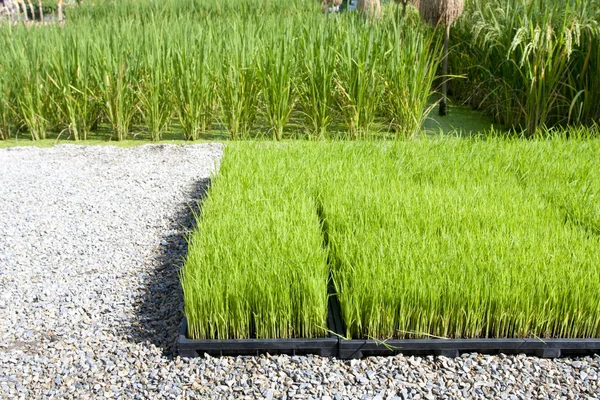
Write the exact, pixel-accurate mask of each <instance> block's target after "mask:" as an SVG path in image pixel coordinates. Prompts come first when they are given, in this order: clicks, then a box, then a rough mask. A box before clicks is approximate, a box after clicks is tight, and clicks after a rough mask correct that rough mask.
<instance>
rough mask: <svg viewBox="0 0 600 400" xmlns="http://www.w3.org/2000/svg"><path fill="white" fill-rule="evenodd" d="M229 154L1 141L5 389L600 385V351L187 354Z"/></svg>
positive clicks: (56, 394)
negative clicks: (553, 355) (209, 190)
mask: <svg viewBox="0 0 600 400" xmlns="http://www.w3.org/2000/svg"><path fill="white" fill-rule="evenodd" d="M222 153H223V147H222V145H220V144H205V145H187V146H172V145H145V146H140V147H134V148H129V149H121V148H117V147H111V146H98V147H94V146H77V145H64V146H55V147H52V148H50V149H39V148H29V147H28V148H10V149H4V150H0V398H2V399H13V398H14V399H17V398H18V399H37V398H65V399H98V398H114V399H163V398H168V399H188V398H191V399H200V398H241V399H255V398H277V399H336V400H342V399H384V400H388V399H456V398H480V399H483V398H496V399H531V398H536V399H558V398H568V399H596V398H599V397H600V388H599V385H598V372H599V369H600V357H598V356H594V357H582V358H576V359H569V358H564V359H557V360H546V359H538V358H535V357H526V356H524V355H510V356H508V355H497V356H492V355H481V354H464V355H462V356H461V357H459V358H456V359H449V358H445V357H433V356H428V357H414V356H410V357H408V356H402V355H399V356H396V357H387V358H385V357H373V358H367V359H364V360H349V361H341V360H336V359H326V358H321V357H316V356H294V357H291V356H271V355H264V356H260V357H225V358H214V357H210V356H204V357H200V358H197V359H182V358H180V357H178V356H177V355H176V339H177V331H178V327H179V323H180V321H181V316H182V314H181V310H182V294H181V288H180V287H179V281H178V275H177V273H178V269H179V267H180V266H181V261H182V258H183V257H184V256H185V252H186V250H187V247H186V242H185V239H184V237H185V236H184V235H185V232H186V231H187V230H188V229H190V228H192V227H193V218H192V214H193V211H197V206H196V201H197V200H199V199H200V198H201V197H202V194H203V193H204V191H205V189H206V187H207V185H208V183H209V181H208V179H209V178H210V176H211V173H213V172H215V171H216V169H217V168H218V165H219V161H220V158H221V156H222Z"/></svg>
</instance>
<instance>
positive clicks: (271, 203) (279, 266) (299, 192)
mask: <svg viewBox="0 0 600 400" xmlns="http://www.w3.org/2000/svg"><path fill="white" fill-rule="evenodd" d="M305 157H306V154H305V153H304V152H303V148H302V147H298V146H275V145H253V144H244V143H239V144H233V145H229V146H228V147H227V149H226V152H225V157H224V160H223V165H222V167H221V170H220V172H219V175H218V176H217V177H216V178H215V179H214V180H213V182H212V185H211V188H210V192H209V194H208V197H207V198H206V199H205V200H204V202H203V204H202V211H201V216H199V224H200V225H199V228H198V229H197V230H196V231H195V232H194V233H193V234H192V236H191V237H190V246H189V251H188V256H187V260H186V262H185V265H184V267H183V269H182V272H181V282H182V287H183V292H184V303H185V315H186V317H187V320H188V334H189V335H190V336H191V337H192V338H196V339H199V338H220V339H224V338H249V337H257V338H291V337H304V338H307V337H322V336H325V334H326V331H325V330H326V328H327V322H326V321H327V262H326V252H325V250H324V248H323V247H322V236H321V226H320V221H319V219H318V217H317V214H316V213H315V212H314V211H315V201H314V198H313V196H312V195H311V193H310V191H307V190H306V187H305V176H306V171H305V167H302V166H303V165H308V164H305V163H304V162H303V159H305Z"/></svg>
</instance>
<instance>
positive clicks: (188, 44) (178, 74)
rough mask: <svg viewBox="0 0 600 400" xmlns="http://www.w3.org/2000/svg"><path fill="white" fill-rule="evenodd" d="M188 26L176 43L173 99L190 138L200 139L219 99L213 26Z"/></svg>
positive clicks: (208, 124) (179, 117) (185, 132)
mask: <svg viewBox="0 0 600 400" xmlns="http://www.w3.org/2000/svg"><path fill="white" fill-rule="evenodd" d="M205 26H206V27H205V28H204V27H203V28H201V29H200V30H199V31H196V30H194V29H189V28H188V27H187V26H185V28H184V29H183V30H182V31H181V32H180V33H179V34H180V35H181V36H180V38H181V40H179V41H177V42H175V43H174V47H175V48H174V53H173V54H174V56H173V74H174V77H175V78H174V80H173V93H172V98H173V100H172V101H173V103H174V105H175V109H176V113H177V117H178V119H179V123H180V124H181V127H182V129H183V134H184V137H185V139H186V140H197V139H199V138H200V136H201V134H202V133H204V132H205V131H206V130H207V129H208V128H209V127H210V125H211V123H212V122H213V119H214V117H215V111H216V110H215V108H216V101H217V94H216V76H215V75H216V73H215V69H216V68H215V65H216V62H215V58H216V54H215V51H214V48H213V41H214V40H215V38H214V34H213V30H212V26H211V25H210V24H209V23H208V22H207V23H206V25H205Z"/></svg>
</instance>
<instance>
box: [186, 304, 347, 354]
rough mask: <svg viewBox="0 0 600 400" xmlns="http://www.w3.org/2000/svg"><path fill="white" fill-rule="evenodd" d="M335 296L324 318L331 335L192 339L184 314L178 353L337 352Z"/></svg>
mask: <svg viewBox="0 0 600 400" xmlns="http://www.w3.org/2000/svg"><path fill="white" fill-rule="evenodd" d="M333 301H334V296H331V295H330V297H329V302H328V303H329V304H328V308H329V313H328V317H327V324H328V329H329V330H330V332H331V333H330V334H329V336H328V337H324V338H314V339H313V338H311V339H225V340H220V339H206V340H192V339H189V338H188V337H187V320H186V318H185V317H183V322H182V323H181V330H180V331H179V339H178V344H179V355H180V356H181V357H199V356H202V355H204V354H209V355H212V356H255V355H258V354H263V353H269V354H290V355H297V354H316V355H319V356H322V357H335V356H337V355H338V353H337V352H338V337H337V336H336V335H335V334H334V332H338V331H339V330H340V329H341V325H336V324H340V321H339V320H336V319H335V318H334V313H332V312H331V303H332V302H333Z"/></svg>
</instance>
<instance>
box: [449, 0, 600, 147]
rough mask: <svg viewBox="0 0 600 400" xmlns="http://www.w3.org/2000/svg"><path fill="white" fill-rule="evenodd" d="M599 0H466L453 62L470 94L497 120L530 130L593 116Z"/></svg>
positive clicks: (595, 111) (599, 39)
mask: <svg viewBox="0 0 600 400" xmlns="http://www.w3.org/2000/svg"><path fill="white" fill-rule="evenodd" d="M599 6H600V2H598V1H597V0H568V1H558V0H552V1H537V0H534V1H530V0H510V1H498V0H494V1H483V0H472V1H471V2H469V4H468V6H467V10H466V12H465V17H464V18H463V19H462V20H461V21H460V23H459V26H458V27H457V28H458V29H457V30H456V32H455V33H456V39H457V43H460V44H459V46H458V48H457V51H456V52H455V54H456V55H457V56H458V57H460V60H459V59H458V58H455V60H454V62H453V65H454V66H455V68H456V66H457V65H459V64H462V65H465V57H464V56H465V55H467V58H466V59H467V60H471V64H470V65H469V64H468V63H467V68H466V69H465V68H464V67H458V69H457V70H455V71H454V72H455V73H456V74H459V73H463V72H466V73H467V78H468V81H469V83H470V89H469V88H468V87H467V88H465V86H464V85H461V86H460V87H459V88H460V89H463V90H467V91H469V90H470V93H460V92H459V90H454V92H455V94H457V95H459V96H462V97H463V98H468V97H469V96H475V98H476V99H475V100H476V101H475V103H476V105H478V106H482V107H484V108H486V109H487V110H488V111H489V112H490V113H491V114H492V115H494V116H495V117H496V119H497V120H498V121H499V122H502V123H505V124H507V125H508V126H510V127H514V128H517V129H523V130H524V131H525V132H526V133H527V134H529V135H534V134H535V133H536V132H538V130H537V129H538V127H543V126H547V127H552V126H557V125H559V126H560V125H565V124H569V123H573V122H584V123H588V124H589V123H591V122H592V121H594V120H595V121H598V119H599V117H600V114H599V113H598V108H597V107H595V106H594V103H595V102H593V101H591V100H590V99H591V98H593V96H596V95H597V93H598V86H597V85H596V84H595V81H596V79H595V78H594V76H595V75H597V70H593V69H590V67H592V66H594V65H597V57H595V55H596V54H597V50H596V49H597V48H598V45H599V44H600V29H599V24H598V23H599V21H600V13H599V12H598V11H597V10H598V9H599Z"/></svg>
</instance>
